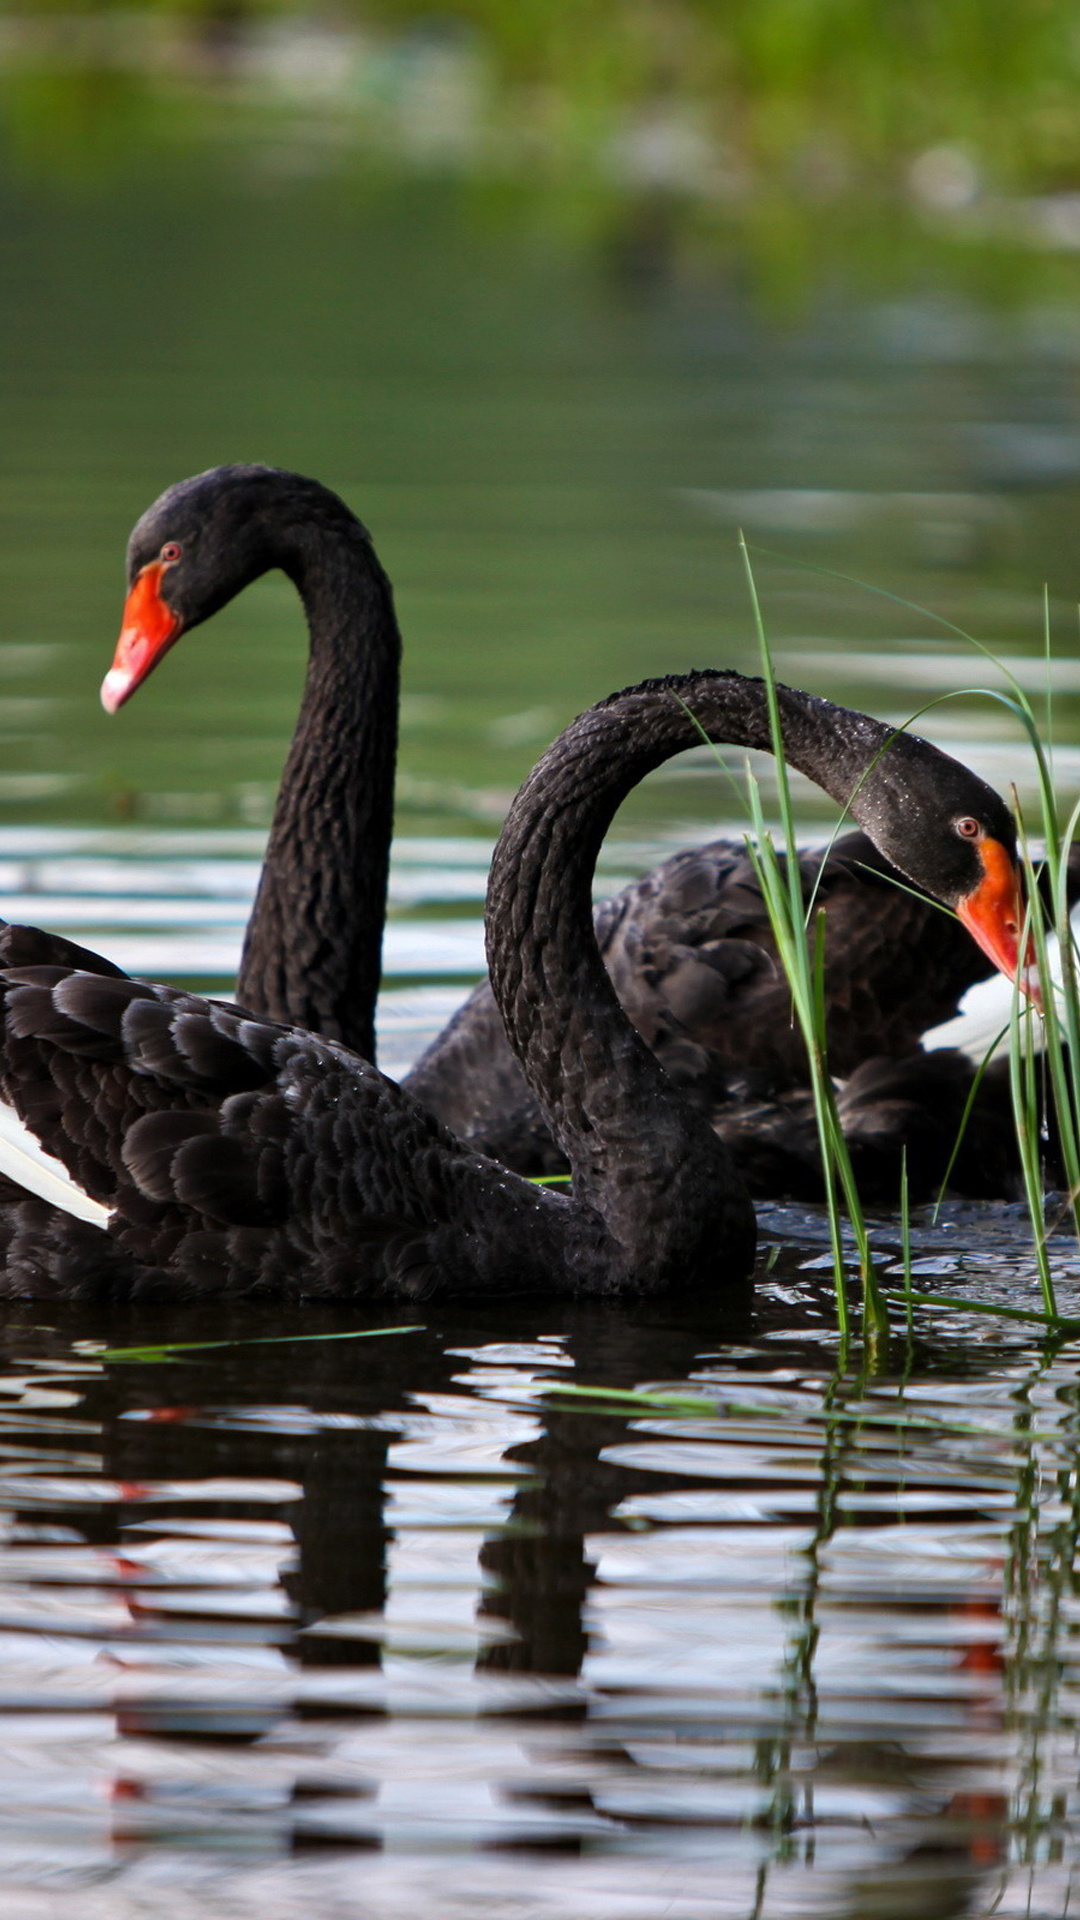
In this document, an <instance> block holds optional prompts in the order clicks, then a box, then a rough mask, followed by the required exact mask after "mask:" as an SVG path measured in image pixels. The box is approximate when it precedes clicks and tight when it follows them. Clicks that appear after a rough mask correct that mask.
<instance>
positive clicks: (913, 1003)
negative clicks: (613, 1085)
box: [102, 466, 991, 1173]
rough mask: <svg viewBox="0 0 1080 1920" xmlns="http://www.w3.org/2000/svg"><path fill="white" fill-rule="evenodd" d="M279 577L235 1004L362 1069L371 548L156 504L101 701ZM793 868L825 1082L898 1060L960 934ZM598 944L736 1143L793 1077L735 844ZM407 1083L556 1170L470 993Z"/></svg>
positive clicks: (878, 866) (796, 1079)
mask: <svg viewBox="0 0 1080 1920" xmlns="http://www.w3.org/2000/svg"><path fill="white" fill-rule="evenodd" d="M272 567H281V568H283V569H284V571H285V572H286V573H287V574H288V575H289V576H290V578H291V579H292V580H293V581H294V582H295V584H296V586H297V589H298V591H299V593H300V596H301V599H302V601H303V604H304V608H305V611H306V614H307V619H308V625H309V629H310V641H311V650H310V661H309V666H308V676H307V684H306V687H305V691H304V698H303V703H302V706H301V710H300V716H299V719H298V722H297V727H296V733H295V736H294V739H293V743H292V748H291V750H290V753H289V756H288V761H287V763H286V767H285V771H284V774H283V776H282V781H281V789H280V793H279V796H278V802H277V809H276V812H275V815H274V821H273V827H272V830H271V834H270V842H269V846H268V848H267V854H266V862H265V865H264V867H263V873H262V879H261V881H260V885H259V890H258V894H257V897H256V900H255V904H254V907H253V910H252V914H251V919H250V922H249V925H248V930H247V937H246V940H245V944H244V952H243V957H242V960H241V965H240V972H239V976H238V980H237V987H236V992H237V997H238V999H239V1000H240V1001H241V1002H242V1003H243V1005H245V1006H247V1007H251V1008H252V1009H253V1010H254V1011H255V1012H257V1013H262V1014H266V1015H268V1016H269V1017H270V1018H272V1019H275V1020H283V1021H287V1022H290V1023H292V1024H295V1025H298V1026H304V1027H308V1028H310V1029H311V1030H312V1031H314V1032H317V1033H321V1034H324V1035H325V1036H327V1037H328V1038H330V1039H336V1040H344V1041H345V1042H346V1044H347V1045H349V1046H350V1047H352V1048H353V1049H354V1050H355V1051H356V1052H358V1053H361V1054H363V1056H364V1058H365V1059H369V1060H370V1059H373V1058H374V1011H375V998H376V992H377V988H378V980H379V959H380V949H381V942H382V927H383V917H384V911H385V898H386V878H387V860H388V848H389V841H390V828H391V816H392V797H393V777H394V753H395V742H396V713H397V692H398V667H399V658H400V651H401V641H400V636H399V633H398V627H397V623H396V620H395V617H394V608H393V600H392V596H391V590H390V585H389V582H388V580H387V578H386V575H385V574H384V573H383V571H382V569H381V567H380V566H379V563H378V560H377V559H376V557H375V554H374V551H373V549H372V545H371V540H370V536H369V535H368V533H367V532H366V530H365V529H364V528H363V527H362V526H361V524H360V522H359V521H358V520H357V519H356V518H355V516H354V515H353V514H352V512H351V511H350V510H349V508H348V507H347V506H345V504H344V502H343V501H341V500H340V499H338V497H337V496H336V495H335V494H333V493H331V492H329V491H328V489H327V488H325V487H323V486H321V485H319V483H318V482H316V481H313V480H306V479H303V478H301V477H300V476H298V475H296V474H291V473H284V472H281V471H279V470H277V469H275V468H269V467H259V466H232V467H218V468H214V469H212V470H211V471H210V472H209V473H205V474H200V475H197V476H196V477H195V478H194V479H192V480H186V481H182V482H181V483H180V484H179V485H177V486H174V487H171V488H170V489H169V490H168V492H166V493H164V494H163V495H162V496H161V498H160V499H159V500H157V501H156V502H155V503H154V505H153V506H151V507H150V508H149V509H148V511H147V512H146V513H145V514H144V515H143V517H142V519H141V520H140V521H139V523H138V525H137V526H136V528H135V530H134V533H133V534H132V536H131V541H130V544H129V548H128V579H129V593H128V599H127V604H126V606H125V609H124V617H123V625H122V632H121V636H120V641H119V643H118V646H117V649H116V656H115V659H114V662H113V665H112V668H111V670H110V672H109V673H108V674H107V675H106V678H105V681H104V684H103V687H102V699H103V701H104V703H105V705H106V707H107V708H108V709H109V710H110V711H115V709H116V708H117V707H119V706H121V705H122V704H123V703H124V702H125V701H126V700H127V699H128V698H129V697H130V696H131V694H132V693H133V692H134V691H135V689H136V687H138V686H139V685H140V683H141V682H142V681H143V680H144V679H145V677H146V675H147V674H148V673H149V672H150V671H151V669H152V668H153V666H154V665H155V664H156V662H157V661H158V660H159V659H160V658H161V657H162V655H163V654H164V653H165V652H166V651H167V650H168V648H169V647H170V646H171V645H172V643H173V642H174V641H175V640H176V639H177V638H178V637H179V635H180V634H181V633H183V632H185V631H186V630H187V629H189V628H191V627H194V626H196V625H197V624H198V623H199V622H200V621H202V620H205V619H207V618H208V617H209V616H210V615H211V614H213V613H214V612H216V611H217V609H218V608H220V607H221V606H222V605H224V603H225V602H226V601H227V600H229V599H231V598H232V597H233V595H235V594H236V593H238V592H239V591H240V590H241V589H242V588H243V587H244V586H245V585H247V584H248V582H250V581H251V580H253V579H255V578H256V577H257V576H258V575H259V574H261V573H263V572H265V571H266V570H267V569H269V568H272ZM802 864H803V870H804V882H805V891H806V893H807V895H809V891H810V888H811V887H812V886H815V887H816V898H817V899H818V900H819V901H820V902H821V904H823V905H824V906H825V908H826V912H827V922H828V940H827V970H828V982H829V989H828V1025H829V1046H830V1059H831V1062H832V1064H833V1068H834V1071H836V1072H837V1073H840V1074H847V1073H850V1072H852V1071H854V1069H855V1068H856V1067H858V1066H859V1065H860V1064H862V1063H865V1062H866V1061H867V1060H868V1059H869V1058H871V1057H873V1056H876V1055H880V1054H885V1055H889V1056H896V1055H904V1054H907V1053H910V1052H911V1050H912V1049H914V1048H915V1047H917V1045H918V1037H919V1034H920V1032H921V1031H922V1030H923V1029H924V1028H926V1027H930V1026H933V1025H935V1024H936V1023H937V1022H939V1021H941V1020H944V1019H947V1018H948V1017H949V1015H951V1014H952V1013H954V1012H955V1009H956V1005H957V1002H958V1000H959V998H960V996H961V995H962V994H963V993H964V992H965V990H966V989H967V988H968V987H969V986H970V985H971V984H972V983H973V982H974V981H976V980H978V979H981V978H983V977H984V976H985V975H986V974H987V973H988V972H989V971H990V970H991V962H990V961H988V960H987V959H986V958H985V957H984V955H983V954H982V953H981V952H980V950H979V948H978V947H977V946H975V945H974V944H973V943H972V942H971V941H970V940H969V939H968V938H967V937H966V935H965V934H964V932H963V929H962V928H961V927H959V926H958V925H957V923H956V921H955V920H954V919H952V918H951V917H949V916H948V915H945V914H942V913H940V912H939V911H938V910H937V909H936V908H933V907H930V906H928V905H927V904H926V903H925V902H924V901H921V900H916V899H914V898H913V897H912V896H911V894H910V893H907V892H905V891H903V890H902V889H900V888H897V887H896V886H895V885H893V884H891V883H892V882H893V881H894V880H895V879H896V877H897V874H896V869H895V868H894V867H893V866H892V865H891V864H890V862H889V861H888V860H887V859H886V858H885V856H884V855H882V854H881V853H879V852H877V851H876V850H875V849H874V847H873V845H872V844H871V842H870V841H869V840H868V839H867V838H866V836H865V835H863V834H861V833H855V834H848V835H845V836H844V837H843V838H842V839H841V840H840V841H838V842H837V843H836V845H835V846H834V848H833V850H832V852H831V853H830V855H829V856H828V858H827V859H826V860H825V864H824V868H823V870H822V872H821V873H820V876H819V874H818V869H819V867H821V856H811V855H807V856H805V858H804V860H803V863H802ZM596 932H597V938H598V941H599V944H600V949H601V952H602V954H603V956H604V961H605V965H606V966H607V968H608V971H609V973H610V974H611V976H612V978H613V980H614V982H615V986H616V990H617V992H618V994H619V997H620V999H621V1000H622V1002H623V1005H624V1007H625V1008H626V1010H627V1012H628V1013H629V1016H630V1019H631V1021H632V1022H633V1024H634V1026H635V1027H636V1028H637V1030H638V1032H639V1033H640V1034H641V1035H642V1036H643V1038H644V1039H645V1040H646V1041H647V1042H648V1044H649V1045H650V1046H651V1047H652V1048H653V1050H654V1052H655V1053H656V1054H657V1057H658V1058H659V1059H660V1060H661V1061H662V1063H663V1065H664V1067H665V1069H666V1071H667V1072H668V1073H669V1074H670V1075H671V1076H672V1078H673V1079H675V1080H676V1081H677V1082H678V1084H679V1085H680V1086H682V1087H683V1088H684V1089H685V1090H686V1092H687V1093H688V1095H689V1096H690V1097H691V1098H693V1099H694V1100H696V1101H697V1103H698V1104H699V1105H700V1106H701V1108H702V1110H703V1111H711V1110H719V1112H720V1113H721V1114H722V1113H723V1111H724V1110H725V1109H726V1108H728V1107H729V1106H730V1105H731V1102H732V1100H733V1099H734V1100H735V1102H736V1105H737V1106H739V1108H740V1111H742V1120H741V1124H740V1130H739V1131H740V1138H742V1139H745V1140H747V1141H749V1139H750V1134H751V1132H752V1127H751V1122H750V1116H749V1113H748V1112H746V1111H743V1110H742V1109H743V1103H744V1102H745V1099H746V1096H747V1093H748V1092H749V1093H750V1094H751V1095H752V1096H759V1097H760V1096H764V1095H767V1094H769V1093H771V1092H780V1093H785V1092H786V1091H787V1090H789V1089H791V1088H793V1087H798V1086H799V1085H800V1084H803V1083H804V1081H805V1072H806V1068H805V1053H804V1050H803V1046H802V1041H801V1038H800V1036H799V1034H798V1032H797V1030H796V1029H795V1028H794V1027H793V1025H792V1022H791V1020H790V1018H789V1011H788V1003H787V989H786V984H785V982H784V981H783V978H782V976H781V975H780V973H779V971H778V969H777V967H776V965H775V950H774V948H773V943H772V937H771V934H770V932H769V929H768V924H767V916H766V915H765V912H764V908H763V905H762V901H761V896H760V893H759V891H758V888H757V883H756V881H755V880H754V878H753V874H752V871H751V867H750V862H749V859H748V857H747V854H746V851H745V848H743V847H741V846H733V845H732V844H730V843H729V842H724V841H721V842H717V843H715V844H712V845H709V846H704V847H700V848H696V849H693V850H691V851H688V852H686V853H681V854H677V855H675V856H674V858H672V859H670V860H667V861H665V862H664V863H663V864H662V865H661V866H659V867H657V868H656V869H655V870H654V871H653V872H652V873H651V874H647V875H646V876H645V878H644V879H642V880H640V881H638V882H637V883H636V884H635V885H634V886H632V887H629V888H627V889H626V890H625V891H624V892H623V893H621V894H620V895H618V896H617V898H616V899H614V900H612V901H609V902H607V903H606V904H605V905H604V906H602V907H600V908H599V909H598V910H597V913H596ZM404 1084H405V1085H406V1086H407V1087H408V1088H409V1090H410V1092H412V1093H413V1094H414V1095H415V1096H416V1098H417V1099H418V1100H420V1101H421V1103H422V1104H423V1105H424V1106H426V1107H428V1108H429V1109H430V1111H431V1112H433V1113H435V1114H436V1115H437V1116H438V1117H439V1118H440V1119H441V1120H442V1121H444V1123H445V1124H446V1125H447V1126H449V1127H451V1128H452V1129H453V1130H454V1131H455V1132H456V1133H457V1134H458V1135H459V1136H460V1137H461V1138H462V1139H464V1140H467V1141H468V1142H470V1144H472V1145H473V1146H475V1147H476V1148H477V1149H478V1150H479V1151H481V1152H484V1153H488V1154H490V1155H492V1156H493V1157H494V1158H496V1159H500V1160H502V1161H504V1162H505V1163H506V1164H507V1165H509V1166H514V1167H516V1168H517V1169H518V1170H519V1171H521V1172H526V1173H544V1172H554V1171H557V1170H558V1169H560V1168H561V1167H563V1166H565V1164H566V1163H565V1159H564V1157H563V1155H562V1154H561V1152H560V1150H559V1148H558V1147H557V1146H556V1144H555V1142H554V1141H553V1139H552V1136H551V1132H550V1129H549V1128H548V1126H547V1123H546V1122H545V1120H544V1118H543V1115H542V1113H541V1110H540V1106H539V1104H538V1102H537V1101H536V1099H535V1098H534V1097H533V1095H532V1093H531V1092H530V1090H529V1088H528V1086H527V1085H526V1082H525V1079H524V1077H523V1075H522V1073H521V1070H520V1068H519V1066H518V1064H517V1061H516V1060H515V1059H514V1056H513V1053H512V1052H511V1050H510V1048H509V1046H508V1045H507V1042H506V1038H505V1035H504V1032H503V1026H502V1021H501V1019H500V1016H499V1013H498V1009H497V1007H496V1005H495V1001H494V999H493V997H492V993H491V989H490V987H489V986H488V983H487V982H486V981H485V982H484V983H483V984H482V985H481V986H480V987H478V988H477V990H476V992H475V993H474V994H473V995H472V996H471V998H470V999H469V1000H468V1001H466V1003H465V1005H464V1007H463V1008H461V1009H460V1011H459V1012H458V1013H457V1015H456V1016H455V1017H454V1019H453V1020H452V1021H451V1023H450V1025H449V1026H448V1027H447V1029H446V1031H445V1032H444V1033H443V1034H442V1035H441V1036H440V1037H439V1038H438V1039H437V1040H436V1041H435V1043H434V1044H433V1046H432V1047H430V1048H429V1049H428V1051H427V1053H426V1054H425V1055H424V1057H423V1058H422V1059H421V1060H420V1061H419V1062H418V1063H417V1065H416V1066H415V1067H414V1068H413V1070H412V1072H411V1073H410V1074H409V1075H408V1076H407V1077H406V1080H405V1082H404ZM763 1111H764V1110H763ZM944 1157H945V1159H947V1158H948V1147H947V1146H946V1148H945V1156H944ZM755 1164H758V1165H761V1166H763V1165H764V1164H765V1163H764V1162H762V1161H761V1160H760V1156H759V1157H758V1159H757V1161H756V1162H755ZM942 1164H944V1162H943V1163H942Z"/></svg>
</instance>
